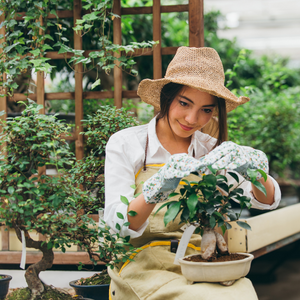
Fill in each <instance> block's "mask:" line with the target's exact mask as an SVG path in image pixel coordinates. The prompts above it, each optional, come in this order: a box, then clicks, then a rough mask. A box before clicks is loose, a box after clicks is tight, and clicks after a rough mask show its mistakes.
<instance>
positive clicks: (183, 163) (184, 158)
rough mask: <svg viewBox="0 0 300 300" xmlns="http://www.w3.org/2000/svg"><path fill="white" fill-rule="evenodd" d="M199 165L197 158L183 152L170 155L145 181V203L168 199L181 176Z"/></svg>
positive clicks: (196, 168) (195, 169)
mask: <svg viewBox="0 0 300 300" xmlns="http://www.w3.org/2000/svg"><path fill="white" fill-rule="evenodd" d="M200 167H201V164H200V162H199V160H197V159H195V158H193V157H191V156H188V155H187V154H185V153H182V154H175V155H172V156H171V157H170V159H169V161H168V162H167V163H166V164H165V165H164V166H163V167H162V168H160V169H159V171H158V172H157V173H156V174H154V175H153V176H152V177H150V178H149V179H148V180H146V181H145V183H144V185H143V195H144V198H145V201H146V203H158V202H163V201H165V200H167V199H168V196H169V194H170V193H172V192H173V191H174V190H175V189H176V188H177V186H178V184H179V182H180V180H181V179H182V178H183V177H186V176H188V175H189V174H190V173H191V172H194V171H197V170H198V169H199V168H200Z"/></svg>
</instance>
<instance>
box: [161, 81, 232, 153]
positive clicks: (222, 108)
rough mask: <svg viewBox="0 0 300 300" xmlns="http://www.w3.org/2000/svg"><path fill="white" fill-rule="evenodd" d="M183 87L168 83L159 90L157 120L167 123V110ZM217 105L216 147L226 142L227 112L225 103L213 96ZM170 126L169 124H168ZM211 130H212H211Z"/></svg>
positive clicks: (212, 133)
mask: <svg viewBox="0 0 300 300" xmlns="http://www.w3.org/2000/svg"><path fill="white" fill-rule="evenodd" d="M184 87H185V85H182V84H178V83H174V82H169V83H167V84H166V85H164V87H163V88H162V90H161V94H160V112H159V113H158V115H157V119H162V118H164V117H167V120H168V122H169V110H170V106H171V104H172V102H173V100H174V99H175V97H176V96H177V95H178V94H179V92H180V91H181V90H182V89H183V88H184ZM214 97H215V99H216V103H217V111H218V121H217V123H218V129H216V130H217V131H218V137H217V142H216V144H215V146H214V148H215V147H217V146H219V145H220V144H221V143H223V142H224V141H226V140H227V112H226V103H225V100H224V99H223V98H218V97H216V96H214ZM169 125H170V123H169ZM212 130H213V129H212ZM215 133H216V132H210V133H209V134H210V135H214V134H215Z"/></svg>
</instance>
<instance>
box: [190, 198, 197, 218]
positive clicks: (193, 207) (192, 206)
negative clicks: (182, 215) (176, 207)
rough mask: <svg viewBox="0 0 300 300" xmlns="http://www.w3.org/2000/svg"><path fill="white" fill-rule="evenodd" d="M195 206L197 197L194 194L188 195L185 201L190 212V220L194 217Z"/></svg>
mask: <svg viewBox="0 0 300 300" xmlns="http://www.w3.org/2000/svg"><path fill="white" fill-rule="evenodd" d="M197 204H198V196H197V195H196V194H192V195H190V196H189V198H188V200H187V206H188V208H189V211H190V218H192V217H193V216H194V215H195V210H196V206H197Z"/></svg>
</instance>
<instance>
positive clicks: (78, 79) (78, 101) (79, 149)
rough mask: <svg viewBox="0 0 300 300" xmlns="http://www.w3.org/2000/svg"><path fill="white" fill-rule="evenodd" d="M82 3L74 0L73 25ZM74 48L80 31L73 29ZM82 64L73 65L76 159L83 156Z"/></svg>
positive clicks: (79, 15)
mask: <svg viewBox="0 0 300 300" xmlns="http://www.w3.org/2000/svg"><path fill="white" fill-rule="evenodd" d="M81 10H82V4H81V0H74V26H75V24H76V20H77V19H81ZM74 49H76V50H82V37H81V31H77V33H76V32H75V31H74ZM82 74H83V66H82V63H79V64H77V65H75V127H76V132H75V136H76V142H75V151H76V159H78V160H80V159H82V158H83V136H82V134H79V133H80V132H82V131H83V126H82V122H81V120H82V119H83V88H82V77H83V75H82Z"/></svg>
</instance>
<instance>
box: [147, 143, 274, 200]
mask: <svg viewBox="0 0 300 300" xmlns="http://www.w3.org/2000/svg"><path fill="white" fill-rule="evenodd" d="M210 165H211V166H212V167H213V168H214V169H217V170H220V169H226V170H234V171H236V172H238V173H240V174H241V175H242V176H243V177H244V178H246V179H247V180H250V178H249V176H248V174H247V169H252V170H257V169H261V170H263V171H264V172H265V173H268V171H269V166H268V158H267V156H266V155H265V153H263V152H262V151H260V150H256V149H253V148H251V147H246V146H239V145H237V144H235V143H233V142H224V143H222V144H221V145H220V146H218V147H216V148H215V149H214V150H212V151H211V152H210V153H208V154H207V155H205V156H204V157H202V158H200V159H199V160H197V159H195V158H193V157H190V156H188V155H187V154H175V155H172V156H171V157H170V159H169V161H168V163H166V164H165V165H164V166H163V167H162V168H161V169H160V170H159V171H158V172H157V173H156V174H155V175H153V176H152V177H151V178H149V179H148V180H147V181H146V182H145V183H144V185H143V195H144V198H145V201H146V203H158V202H163V201H165V200H167V198H168V196H169V194H170V193H171V192H173V191H174V190H175V189H176V187H177V186H178V184H179V182H180V180H181V179H182V178H183V177H186V176H188V175H189V174H190V173H192V172H195V171H197V172H198V173H199V174H200V175H201V174H203V173H205V172H206V170H207V167H208V166H210ZM261 177H262V176H261V174H260V173H259V172H257V178H256V179H257V180H259V179H260V178H261Z"/></svg>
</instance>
